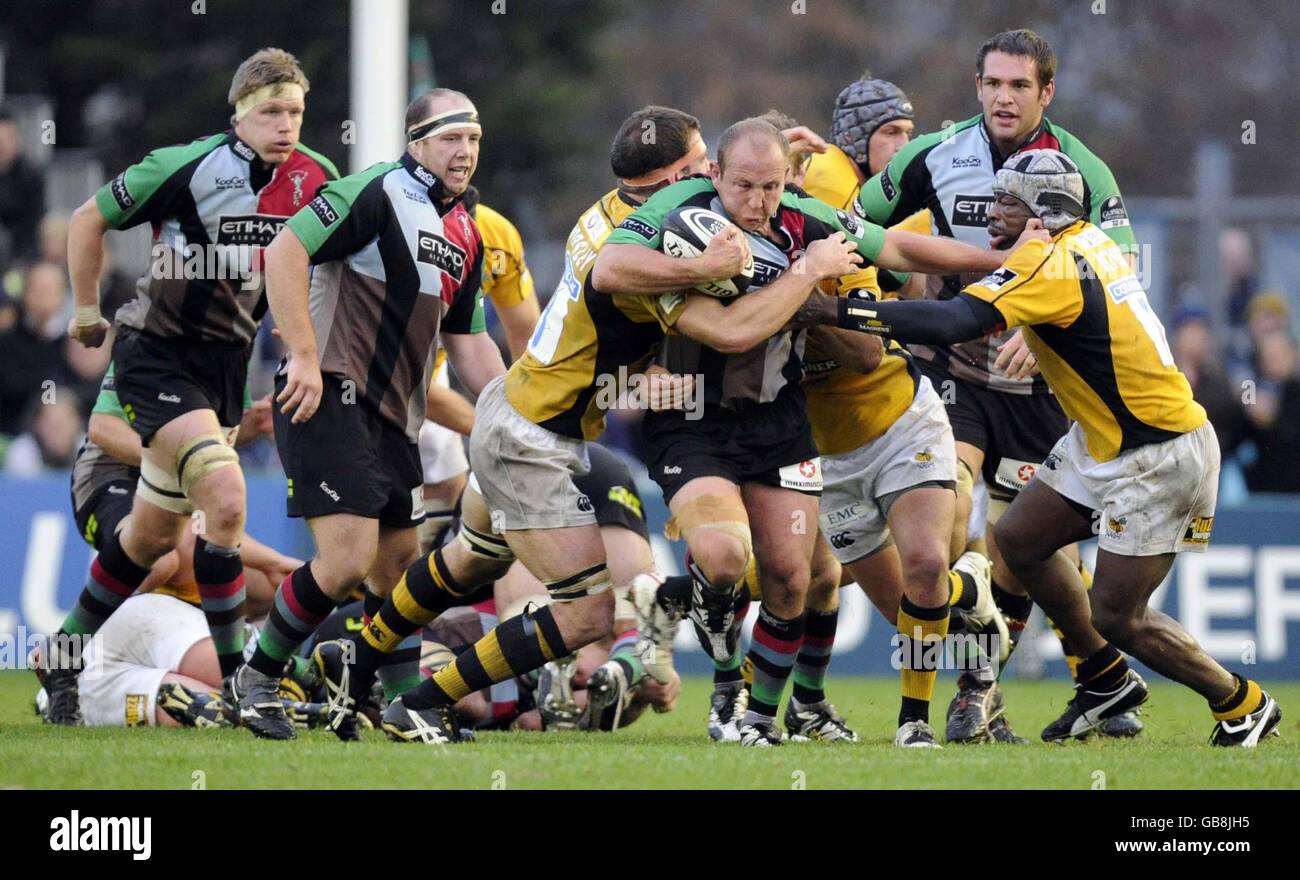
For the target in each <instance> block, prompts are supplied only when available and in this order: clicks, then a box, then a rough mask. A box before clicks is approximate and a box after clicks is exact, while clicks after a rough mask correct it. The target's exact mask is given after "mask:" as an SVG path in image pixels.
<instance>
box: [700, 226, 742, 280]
mask: <svg viewBox="0 0 1300 880" xmlns="http://www.w3.org/2000/svg"><path fill="white" fill-rule="evenodd" d="M700 256H701V257H703V258H704V259H705V260H707V261H708V262H707V263H706V265H707V266H708V267H709V277H710V279H711V280H716V279H719V278H734V277H735V276H737V275H739V274H741V273H742V272H743V271H744V270H745V267H746V266H747V265H749V260H750V255H749V241H748V240H747V239H746V238H745V233H744V232H742V231H741V229H740V227H739V226H736V225H735V224H734V223H733V224H731V225H730V226H728V227H727V228H726V229H723V230H722V231H721V232H719V233H717V234H716V235H714V236H713V238H711V239H709V244H708V246H707V247H706V248H705V249H704V253H702V254H700Z"/></svg>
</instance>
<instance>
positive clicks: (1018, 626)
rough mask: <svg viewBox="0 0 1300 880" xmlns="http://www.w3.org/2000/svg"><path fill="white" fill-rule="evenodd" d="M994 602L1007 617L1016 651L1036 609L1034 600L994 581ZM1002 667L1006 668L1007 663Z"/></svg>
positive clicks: (1013, 649)
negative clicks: (1006, 588)
mask: <svg viewBox="0 0 1300 880" xmlns="http://www.w3.org/2000/svg"><path fill="white" fill-rule="evenodd" d="M993 603H994V604H995V605H997V606H998V610H999V611H1001V612H1002V616H1003V617H1004V618H1006V621H1007V630H1008V631H1009V632H1010V634H1011V650H1012V651H1015V650H1016V643H1017V642H1019V641H1020V634H1021V633H1023V632H1024V631H1025V625H1026V624H1028V623H1029V615H1030V613H1031V612H1032V611H1033V610H1034V600H1033V599H1030V598H1029V597H1028V596H1017V595H1016V594H1015V593H1012V592H1008V591H1007V590H1004V589H1002V587H1001V586H999V585H998V582H997V581H994V582H993ZM1002 668H1003V669H1005V668H1006V664H1005V663H1004V664H1003V667H1002Z"/></svg>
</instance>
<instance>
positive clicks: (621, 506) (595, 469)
mask: <svg viewBox="0 0 1300 880" xmlns="http://www.w3.org/2000/svg"><path fill="white" fill-rule="evenodd" d="M587 454H588V456H589V457H590V458H591V470H590V471H588V472H587V473H586V474H585V475H584V476H581V477H574V478H573V483H574V485H575V486H577V487H578V489H579V491H581V492H582V493H583V494H585V495H586V496H587V497H588V498H590V499H591V503H592V504H593V505H594V506H595V508H596V523H597V524H598V525H602V526H622V527H623V528H625V529H627V530H628V531H631V532H636V533H637V534H638V535H640V536H641V537H643V538H645V539H646V540H647V541H648V540H650V530H649V528H648V527H647V526H646V523H645V511H644V510H642V507H641V496H640V494H638V493H637V491H636V480H634V479H632V472H631V471H630V470H628V467H627V465H626V464H625V463H624V462H623V459H621V458H619V457H618V455H617V454H616V453H613V452H610V451H609V450H608V449H606V448H605V447H604V446H601V445H600V444H599V443H588V444H587Z"/></svg>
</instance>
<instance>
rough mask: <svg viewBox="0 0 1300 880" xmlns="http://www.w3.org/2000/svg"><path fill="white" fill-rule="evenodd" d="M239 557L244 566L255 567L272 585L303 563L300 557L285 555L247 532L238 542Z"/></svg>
mask: <svg viewBox="0 0 1300 880" xmlns="http://www.w3.org/2000/svg"><path fill="white" fill-rule="evenodd" d="M239 559H240V561H241V562H243V563H244V565H245V567H247V568H255V569H257V570H258V571H260V572H262V573H263V574H265V575H266V579H267V580H268V581H270V582H271V586H273V587H274V586H275V585H276V584H279V583H280V582H281V581H283V580H284V579H285V578H286V577H288V576H289V575H290V574H292V573H293V572H294V571H295V570H297V569H299V568H302V565H303V561H302V560H301V559H294V558H293V557H292V556H285V555H284V554H283V553H281V552H280V551H278V550H275V549H273V548H271V547H268V546H266V545H265V544H263V543H262V542H261V541H258V540H256V539H255V538H253V536H252V535H249V534H245V535H244V538H243V540H242V541H241V542H240V544H239Z"/></svg>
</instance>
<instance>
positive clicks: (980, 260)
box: [875, 229, 1048, 275]
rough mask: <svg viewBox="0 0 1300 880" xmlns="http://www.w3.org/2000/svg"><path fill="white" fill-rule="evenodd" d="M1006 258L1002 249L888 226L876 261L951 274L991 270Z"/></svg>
mask: <svg viewBox="0 0 1300 880" xmlns="http://www.w3.org/2000/svg"><path fill="white" fill-rule="evenodd" d="M1042 237H1043V239H1044V240H1046V239H1047V238H1048V236H1047V233H1046V232H1043V233H1042ZM1023 240H1024V239H1023V238H1022V241H1023ZM1005 259H1006V253H1005V252H1003V251H994V250H988V249H986V248H977V247H975V246H974V245H969V244H966V243H965V242H963V241H957V240H956V239H955V238H944V237H942V236H937V235H917V234H916V233H914V232H904V231H903V230H901V229H887V230H885V241H884V244H883V246H882V247H881V248H880V253H879V255H878V256H877V257H876V259H875V262H876V265H877V266H881V267H882V268H885V269H901V270H903V271H905V272H929V273H932V274H937V275H951V274H956V273H960V272H992V271H993V270H994V269H996V268H997V267H998V266H1001V265H1002V261H1003V260H1005Z"/></svg>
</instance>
